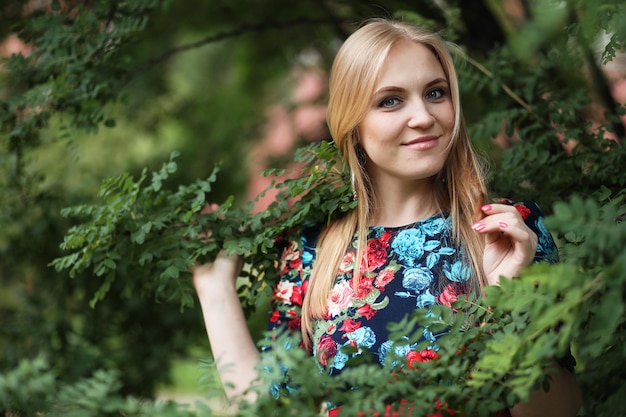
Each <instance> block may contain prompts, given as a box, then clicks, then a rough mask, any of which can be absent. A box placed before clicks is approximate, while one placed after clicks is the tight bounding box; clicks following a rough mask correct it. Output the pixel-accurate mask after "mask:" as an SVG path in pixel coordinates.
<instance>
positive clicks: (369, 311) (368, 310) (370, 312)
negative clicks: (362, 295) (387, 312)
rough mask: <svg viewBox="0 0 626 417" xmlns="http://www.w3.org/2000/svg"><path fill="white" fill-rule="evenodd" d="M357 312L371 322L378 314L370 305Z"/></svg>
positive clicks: (360, 308)
mask: <svg viewBox="0 0 626 417" xmlns="http://www.w3.org/2000/svg"><path fill="white" fill-rule="evenodd" d="M356 312H357V313H358V314H360V315H361V316H363V317H365V319H367V320H371V319H372V317H374V315H375V314H376V310H374V309H373V308H372V307H371V306H370V305H369V304H365V305H363V306H361V307H359V308H358V309H357V310H356Z"/></svg>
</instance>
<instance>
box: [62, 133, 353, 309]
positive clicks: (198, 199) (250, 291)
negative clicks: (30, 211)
mask: <svg viewBox="0 0 626 417" xmlns="http://www.w3.org/2000/svg"><path fill="white" fill-rule="evenodd" d="M176 156H177V154H176V153H174V154H172V156H171V158H170V160H169V161H168V162H167V163H165V164H163V167H162V168H161V169H160V170H159V171H156V172H153V173H152V175H151V180H150V182H149V183H148V182H147V179H148V175H147V172H146V170H144V171H143V172H142V174H141V176H140V177H139V178H138V179H137V180H135V179H134V178H132V177H131V176H130V175H129V174H128V173H125V174H122V175H120V176H118V177H114V178H109V179H108V180H106V181H104V182H103V184H102V188H101V189H100V192H99V193H98V196H99V197H100V199H101V203H100V204H96V205H81V206H76V207H70V208H66V209H64V210H63V211H62V214H63V215H64V216H68V217H78V218H83V219H85V220H86V221H84V222H83V223H80V224H78V225H76V226H73V227H72V228H70V230H69V231H68V234H67V235H66V237H65V240H64V242H63V244H62V245H61V246H62V248H63V249H64V250H67V251H73V252H71V253H70V254H69V255H66V256H63V257H60V258H57V259H55V260H54V261H53V262H52V265H53V266H54V267H55V268H56V269H57V270H58V271H61V270H64V269H68V270H69V273H70V276H75V275H76V274H78V273H81V272H83V271H85V270H86V269H89V270H91V271H92V272H93V275H94V276H95V277H101V279H102V283H101V285H100V288H99V289H98V291H97V292H96V293H95V294H94V297H93V299H92V301H91V305H92V307H93V306H95V304H96V302H97V301H98V300H102V299H103V298H104V297H105V296H106V294H107V293H108V291H109V290H110V288H111V285H112V284H113V282H114V281H115V280H116V276H117V274H119V273H121V274H122V275H123V276H133V277H136V278H135V279H134V280H127V281H126V282H125V283H124V287H123V292H124V293H125V294H133V293H134V292H137V290H139V291H140V294H139V295H145V294H143V293H142V292H145V291H149V292H152V293H153V294H155V295H156V297H157V298H160V299H164V300H168V301H171V300H173V299H175V300H178V301H179V302H180V305H181V308H185V307H189V306H192V305H193V297H192V294H191V291H192V289H191V286H190V279H189V268H190V267H191V266H192V265H194V264H196V263H197V262H206V261H207V260H211V259H214V258H215V256H216V255H217V253H218V252H219V250H221V249H222V248H225V249H226V250H228V251H229V252H231V253H232V252H237V253H239V254H241V255H246V257H247V259H248V263H249V264H250V265H252V266H253V268H254V270H253V271H252V272H249V273H247V274H246V276H248V277H249V278H250V280H249V285H248V286H247V287H246V290H245V291H246V294H245V297H244V299H243V300H242V301H243V302H244V303H245V304H246V305H247V306H248V307H249V308H250V309H253V308H254V307H255V300H256V294H257V293H259V292H261V291H262V290H263V289H265V290H267V289H268V286H267V285H266V283H267V280H268V279H269V280H270V281H269V282H271V279H272V277H273V276H274V275H275V271H274V270H273V269H274V263H275V260H276V249H275V247H274V246H275V242H276V241H278V240H279V239H280V238H284V237H285V235H286V234H287V233H293V232H294V231H297V230H298V229H300V228H302V227H303V226H305V225H306V224H311V222H315V221H325V218H330V217H332V216H334V215H336V214H337V213H339V212H341V211H346V210H348V209H350V208H352V207H353V206H354V202H352V201H351V194H350V190H349V186H348V185H347V181H346V178H347V176H346V173H344V172H343V169H342V168H341V167H337V164H336V163H337V153H336V150H335V148H334V146H333V145H332V144H329V143H326V142H323V143H320V144H314V145H311V146H309V147H307V148H303V149H301V150H300V151H299V152H298V154H297V155H296V161H298V162H300V163H302V164H303V170H304V172H306V171H309V172H310V174H309V175H308V176H305V177H300V178H296V179H291V180H287V181H285V183H283V184H280V185H278V186H277V187H278V188H279V195H278V197H277V199H276V201H275V202H273V203H272V204H271V205H270V207H269V208H268V209H267V210H266V211H264V212H262V213H259V214H255V215H253V214H251V212H250V210H251V209H252V204H249V205H248V207H247V208H245V207H244V208H239V207H234V206H233V204H232V201H233V198H232V197H231V198H229V199H228V200H227V201H226V202H223V203H222V204H221V206H220V208H219V209H218V210H217V211H215V212H213V213H210V214H204V213H202V209H203V208H204V206H205V204H206V201H210V192H211V189H212V184H213V183H214V182H215V180H216V175H217V171H218V169H217V167H216V168H215V169H214V171H213V173H212V174H211V175H210V176H209V177H208V178H207V179H205V180H197V181H196V182H195V183H193V184H190V185H187V186H179V187H178V188H177V189H176V190H169V189H167V188H165V187H164V185H165V183H166V182H167V180H168V178H169V176H170V175H171V174H173V173H174V172H175V171H176V169H177V166H176V162H175V158H176ZM282 173H283V172H282V170H280V171H276V170H271V171H268V172H267V174H266V175H273V174H282ZM294 197H301V198H300V199H299V200H298V201H297V202H295V203H294V204H293V205H291V206H290V205H289V204H288V201H289V200H291V199H293V198H294ZM314 209H315V211H313V210H314ZM207 231H210V238H208V239H207V238H203V237H202V236H203V235H204V234H206V233H207ZM155 282H157V283H158V284H157V285H156V286H155V285H154V283H155ZM242 291H243V289H242Z"/></svg>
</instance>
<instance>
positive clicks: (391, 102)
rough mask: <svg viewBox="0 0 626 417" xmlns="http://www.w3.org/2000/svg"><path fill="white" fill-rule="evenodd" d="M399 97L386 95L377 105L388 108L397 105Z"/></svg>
mask: <svg viewBox="0 0 626 417" xmlns="http://www.w3.org/2000/svg"><path fill="white" fill-rule="evenodd" d="M398 103H400V99H399V98H398V97H388V98H386V99H384V100H383V101H381V102H380V104H379V105H378V106H379V107H384V108H390V107H394V106H396V105H398Z"/></svg>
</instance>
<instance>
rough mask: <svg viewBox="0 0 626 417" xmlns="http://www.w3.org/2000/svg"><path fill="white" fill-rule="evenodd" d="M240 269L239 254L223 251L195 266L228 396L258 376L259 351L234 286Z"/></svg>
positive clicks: (206, 323)
mask: <svg viewBox="0 0 626 417" xmlns="http://www.w3.org/2000/svg"><path fill="white" fill-rule="evenodd" d="M240 270H241V259H240V257H238V256H227V255H226V254H225V253H224V252H223V251H222V252H220V254H219V255H218V256H217V258H216V259H215V261H214V262H212V263H207V264H203V265H198V266H196V267H194V268H193V269H192V272H193V282H194V285H195V287H196V291H197V293H198V299H199V300H200V306H201V308H202V314H203V317H204V324H205V326H206V331H207V335H208V336H209V341H210V343H211V350H212V352H213V357H214V359H215V363H216V365H217V371H218V373H219V376H220V379H221V381H222V385H223V386H224V390H225V392H226V395H227V396H228V398H229V399H233V398H236V397H238V396H240V395H241V394H243V393H244V391H245V390H246V389H247V388H249V387H250V386H251V385H252V383H253V381H254V380H255V379H256V378H257V376H258V374H257V370H256V366H257V364H258V363H259V351H258V349H257V347H256V344H255V342H254V340H253V339H252V336H251V335H250V331H249V330H248V325H247V323H246V318H245V316H244V313H243V309H242V307H241V303H240V302H239V296H238V294H237V290H236V287H235V280H236V279H237V276H238V275H239V272H240ZM250 395H253V394H250ZM246 399H248V400H254V398H253V397H248V398H246Z"/></svg>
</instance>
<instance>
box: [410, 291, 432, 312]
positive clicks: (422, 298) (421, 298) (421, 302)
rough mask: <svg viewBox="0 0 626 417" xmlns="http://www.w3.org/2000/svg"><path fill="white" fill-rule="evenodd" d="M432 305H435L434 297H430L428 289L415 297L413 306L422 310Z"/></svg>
mask: <svg viewBox="0 0 626 417" xmlns="http://www.w3.org/2000/svg"><path fill="white" fill-rule="evenodd" d="M433 304H435V296H434V295H432V294H431V293H430V289H428V290H426V292H424V293H422V294H419V295H418V296H417V303H416V304H415V305H416V306H417V308H424V307H427V306H429V305H433Z"/></svg>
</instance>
